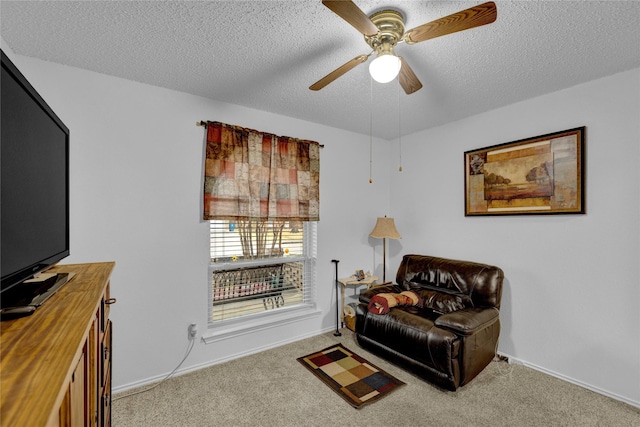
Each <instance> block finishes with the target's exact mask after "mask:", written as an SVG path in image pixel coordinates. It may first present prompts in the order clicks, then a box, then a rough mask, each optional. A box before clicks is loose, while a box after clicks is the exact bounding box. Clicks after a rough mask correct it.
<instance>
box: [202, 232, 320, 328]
mask: <svg viewBox="0 0 640 427" xmlns="http://www.w3.org/2000/svg"><path fill="white" fill-rule="evenodd" d="M209 223H210V227H209V228H210V254H211V265H210V292H209V295H210V309H211V316H210V320H211V322H212V323H218V322H224V321H227V320H231V319H237V318H241V317H246V316H265V315H267V316H268V315H269V314H271V313H273V312H275V311H281V310H288V309H294V308H297V307H306V306H309V305H311V304H314V303H315V282H316V273H315V258H316V240H317V239H316V224H315V223H313V222H311V223H310V222H305V223H301V222H299V223H295V222H291V223H289V222H282V221H262V222H260V223H257V222H255V221H254V222H248V221H244V222H243V221H227V220H211V221H209Z"/></svg>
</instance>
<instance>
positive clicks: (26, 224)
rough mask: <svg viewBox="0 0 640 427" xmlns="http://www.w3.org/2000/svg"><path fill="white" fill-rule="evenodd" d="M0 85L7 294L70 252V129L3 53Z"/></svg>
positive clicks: (0, 256)
mask: <svg viewBox="0 0 640 427" xmlns="http://www.w3.org/2000/svg"><path fill="white" fill-rule="evenodd" d="M0 84H1V91H0V99H1V104H2V105H1V109H0V113H1V116H2V117H1V122H0V132H1V140H0V159H1V169H0V174H1V181H0V183H1V187H2V188H1V193H0V198H1V200H0V221H1V222H2V228H1V233H2V234H0V241H1V246H2V247H1V252H0V263H1V269H2V271H1V274H2V287H1V289H0V292H2V293H4V294H5V296H6V295H8V294H7V293H5V291H7V290H8V289H10V288H12V287H15V286H16V285H18V284H20V283H22V282H23V281H24V280H26V279H29V278H31V277H32V276H34V275H35V274H37V273H39V272H41V271H43V270H45V269H47V268H48V267H50V266H51V265H53V264H55V263H57V262H58V261H60V260H61V259H62V258H64V257H66V256H68V255H69V129H68V128H67V127H66V126H65V125H64V123H63V122H62V121H61V120H60V118H58V116H57V115H56V114H55V113H54V112H53V110H52V109H51V108H50V107H49V106H48V105H47V103H46V102H45V101H44V100H43V99H42V97H41V96H40V95H39V94H38V92H37V91H36V90H35V89H34V88H33V86H31V84H29V82H28V81H27V79H26V78H25V77H24V76H23V75H22V73H20V71H19V70H18V69H17V68H16V67H15V65H14V64H13V63H12V62H11V61H10V60H9V58H8V57H7V56H6V55H5V53H4V52H2V75H1V78H0ZM12 293H15V289H14V290H13V291H12ZM1 300H2V294H0V301H1ZM2 305H4V304H2Z"/></svg>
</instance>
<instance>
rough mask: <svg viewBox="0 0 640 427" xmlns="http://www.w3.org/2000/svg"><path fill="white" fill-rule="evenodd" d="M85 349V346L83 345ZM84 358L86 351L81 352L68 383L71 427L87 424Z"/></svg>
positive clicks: (86, 387) (85, 366)
mask: <svg viewBox="0 0 640 427" xmlns="http://www.w3.org/2000/svg"><path fill="white" fill-rule="evenodd" d="M86 349H87V346H85V350H86ZM86 360H87V358H86V352H83V353H82V355H81V356H80V360H79V361H78V365H77V366H76V369H75V370H74V371H73V375H72V376H71V383H70V384H69V414H70V416H71V426H72V427H84V426H87V425H89V422H88V421H89V419H88V415H89V411H88V408H87V405H86V404H87V403H88V400H87V399H86V396H87V391H88V384H87V365H86Z"/></svg>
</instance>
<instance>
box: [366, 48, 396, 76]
mask: <svg viewBox="0 0 640 427" xmlns="http://www.w3.org/2000/svg"><path fill="white" fill-rule="evenodd" d="M399 72H400V58H398V57H397V56H395V55H392V54H388V53H384V54H381V55H380V56H378V57H377V58H376V59H374V60H373V61H372V62H371V64H369V74H371V77H373V80H375V81H377V82H378V83H389V82H390V81H391V80H393V79H395V78H396V76H397V75H398V73H399Z"/></svg>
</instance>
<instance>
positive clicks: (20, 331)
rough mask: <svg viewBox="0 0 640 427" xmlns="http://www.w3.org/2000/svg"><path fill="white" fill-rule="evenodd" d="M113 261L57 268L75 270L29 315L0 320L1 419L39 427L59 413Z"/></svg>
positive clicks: (6, 421)
mask: <svg viewBox="0 0 640 427" xmlns="http://www.w3.org/2000/svg"><path fill="white" fill-rule="evenodd" d="M114 267H115V263H114V262H103V263H91V264H68V265H58V266H55V267H53V268H52V269H50V270H49V272H52V273H59V272H74V273H76V276H75V277H74V278H73V279H72V280H71V281H69V282H68V283H67V284H65V285H64V286H62V287H61V288H60V289H59V290H58V291H57V292H56V294H54V295H53V296H51V297H50V298H49V299H48V300H47V301H46V302H45V303H44V304H43V305H42V306H40V307H39V308H38V309H37V310H36V311H35V312H34V313H33V314H32V315H31V316H27V317H22V318H19V319H13V320H5V321H2V322H0V420H2V425H7V426H22V425H25V426H27V425H28V426H44V425H46V424H47V422H48V420H49V416H50V415H51V414H52V413H54V412H55V411H57V410H58V408H59V407H60V405H61V403H62V399H63V398H64V394H65V392H66V390H65V387H64V386H65V384H67V383H68V382H69V381H70V379H71V375H72V373H73V369H74V368H75V366H73V365H74V361H76V360H77V359H78V358H79V357H80V354H81V352H82V346H83V343H84V340H86V338H87V336H88V334H89V330H90V328H91V322H92V320H93V319H94V316H95V314H96V312H97V310H98V307H99V306H100V300H101V298H102V295H103V293H104V291H105V288H106V286H107V284H108V282H109V277H110V275H111V272H112V271H113V268H114Z"/></svg>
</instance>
